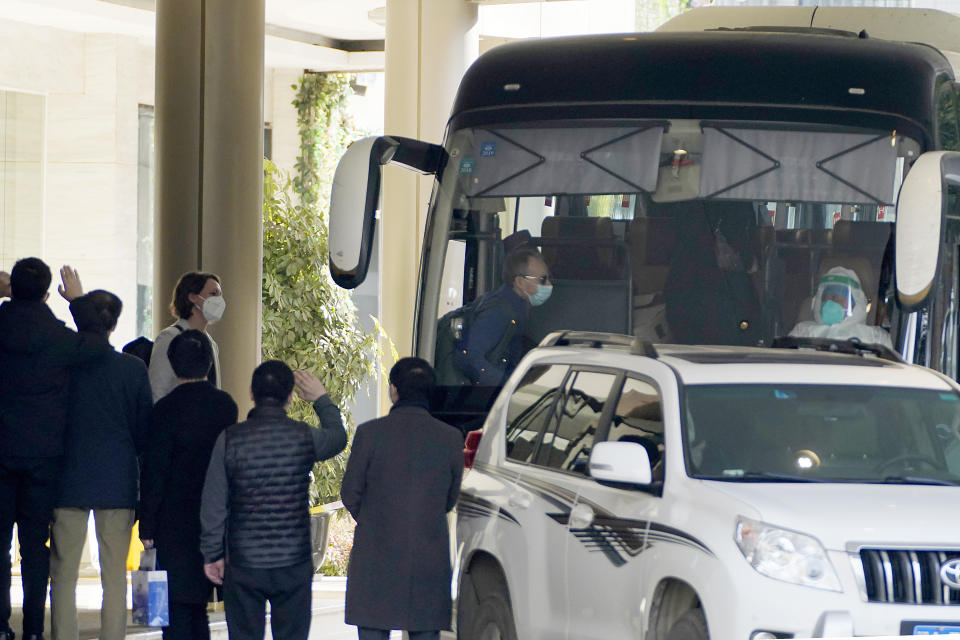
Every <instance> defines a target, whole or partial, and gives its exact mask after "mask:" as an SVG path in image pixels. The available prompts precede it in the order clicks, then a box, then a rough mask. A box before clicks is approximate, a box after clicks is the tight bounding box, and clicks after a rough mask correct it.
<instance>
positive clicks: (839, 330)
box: [790, 267, 893, 349]
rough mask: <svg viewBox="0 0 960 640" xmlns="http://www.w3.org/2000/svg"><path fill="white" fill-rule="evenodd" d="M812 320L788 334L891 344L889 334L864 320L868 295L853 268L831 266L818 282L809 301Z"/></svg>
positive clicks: (891, 345) (799, 324)
mask: <svg viewBox="0 0 960 640" xmlns="http://www.w3.org/2000/svg"><path fill="white" fill-rule="evenodd" d="M811 306H812V308H813V317H814V320H813V321H809V320H808V321H804V322H799V323H797V326H795V327H794V328H793V331H791V332H790V335H791V336H795V337H801V338H832V339H835V340H849V339H850V338H856V339H858V340H860V342H863V343H865V344H880V345H883V346H885V347H888V348H891V349H892V348H893V344H892V343H891V341H890V334H888V333H887V332H886V331H885V330H884V329H883V328H881V327H874V326H870V325H868V324H866V320H867V307H868V304H867V297H866V295H864V293H863V289H862V288H861V287H860V278H858V277H857V274H856V272H855V271H853V270H852V269H846V268H844V267H833V268H832V269H830V270H829V271H827V272H826V273H825V274H824V275H823V277H822V278H820V283H819V285H818V286H817V293H816V295H815V296H814V297H813V302H812V304H811Z"/></svg>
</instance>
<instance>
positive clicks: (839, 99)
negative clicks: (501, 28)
mask: <svg viewBox="0 0 960 640" xmlns="http://www.w3.org/2000/svg"><path fill="white" fill-rule="evenodd" d="M941 75H945V76H947V77H951V78H952V70H951V68H950V64H949V62H948V61H947V60H946V58H944V56H943V55H942V54H941V53H940V52H939V51H937V50H935V49H934V48H932V47H930V46H925V45H921V44H908V43H894V42H889V41H884V40H874V39H870V38H859V37H855V36H844V35H826V34H823V33H768V32H751V31H746V32H744V31H707V32H688V33H648V34H622V35H609V36H584V37H566V38H549V39H543V40H526V41H521V42H514V43H510V44H505V45H501V46H499V47H496V48H494V49H491V50H490V51H488V52H487V53H485V54H484V55H482V56H481V57H480V58H479V59H477V61H476V62H475V63H474V64H473V65H472V66H471V67H470V68H469V69H468V70H467V72H466V74H465V75H464V78H463V80H462V82H461V84H460V89H459V92H458V94H457V98H456V100H455V102H454V107H453V113H452V116H451V124H452V125H453V126H456V127H460V126H475V125H476V124H479V123H482V122H484V121H485V120H484V118H490V117H496V118H499V117H503V118H504V120H507V121H509V120H517V119H520V118H521V117H522V116H521V115H520V114H518V113H517V112H516V110H517V109H520V110H522V111H523V112H524V115H526V116H527V117H529V118H530V119H533V118H537V117H548V118H557V117H563V114H564V113H565V112H567V111H569V112H570V116H571V117H572V116H576V117H594V116H595V117H633V118H646V117H650V118H664V117H667V116H669V117H675V118H699V119H704V118H707V119H725V118H729V119H733V118H736V119H744V118H748V119H757V120H794V121H801V122H804V121H807V122H831V123H837V124H848V125H852V126H862V127H877V128H882V129H887V128H898V129H900V130H901V132H903V133H906V134H907V135H913V136H915V137H917V139H918V140H921V141H922V142H923V143H924V144H927V145H929V144H930V143H931V132H932V131H933V123H932V121H931V117H932V115H931V114H933V113H934V106H933V105H934V89H935V86H936V81H937V77H938V76H941ZM665 105H668V106H669V107H670V109H668V110H665V109H664V106H665ZM745 105H746V106H745ZM491 109H495V110H496V111H497V112H498V113H499V114H500V115H495V114H493V113H490V110H491ZM827 112H829V113H830V115H829V117H826V116H824V115H823V114H824V113H827ZM591 114H593V115H591ZM525 119H526V118H525Z"/></svg>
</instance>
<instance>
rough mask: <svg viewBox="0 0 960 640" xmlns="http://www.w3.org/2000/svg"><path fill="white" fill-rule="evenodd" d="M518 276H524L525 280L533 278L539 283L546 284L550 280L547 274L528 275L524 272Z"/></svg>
mask: <svg viewBox="0 0 960 640" xmlns="http://www.w3.org/2000/svg"><path fill="white" fill-rule="evenodd" d="M520 277H521V278H526V279H527V280H535V281H536V282H539V283H540V284H547V282H549V281H550V276H549V275H546V276H528V275H526V274H523V273H521V274H520Z"/></svg>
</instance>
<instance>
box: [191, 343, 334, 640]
mask: <svg viewBox="0 0 960 640" xmlns="http://www.w3.org/2000/svg"><path fill="white" fill-rule="evenodd" d="M294 384H296V386H297V390H298V392H299V394H300V397H301V398H303V399H304V400H307V401H309V402H312V403H313V409H314V411H316V412H317V416H318V417H319V418H320V429H314V428H313V427H311V426H310V425H308V424H305V423H303V422H298V421H296V420H292V419H291V418H288V417H287V414H286V407H287V406H288V405H289V404H290V402H291V401H292V400H293V388H294ZM251 394H252V395H253V401H254V405H255V406H254V408H253V410H251V411H250V413H249V415H248V416H247V420H246V422H241V423H240V424H237V425H234V426H232V427H227V429H226V430H225V431H224V432H223V433H222V434H221V435H220V437H219V438H218V439H217V442H216V444H215V445H214V448H213V454H212V456H211V457H210V466H209V468H208V469H207V477H206V481H205V483H204V487H203V498H202V502H201V507H200V522H201V526H202V533H201V536H200V550H201V551H202V552H203V557H204V562H205V564H204V571H205V572H206V574H207V577H208V578H210V580H211V581H213V582H214V583H216V584H223V585H224V590H223V600H224V606H225V610H226V614H227V629H228V631H229V633H230V638H231V640H247V639H250V640H262V638H263V631H264V613H265V605H266V602H267V601H268V600H269V601H270V628H271V630H272V631H273V637H274V638H283V640H306V638H307V635H308V634H309V631H310V617H311V614H310V607H311V582H312V578H313V562H312V557H311V549H310V515H309V511H308V503H307V500H308V499H307V490H308V487H309V483H310V477H309V473H310V470H311V469H312V468H313V463H314V462H315V461H318V460H326V459H327V458H331V457H333V456H335V455H337V454H338V453H340V452H341V451H343V449H344V447H345V446H346V444H347V434H346V431H344V428H343V422H342V420H341V418H340V410H339V409H338V408H337V406H336V405H335V404H333V402H332V401H331V400H330V398H329V397H328V396H327V392H326V389H325V388H324V386H323V384H322V383H321V382H320V381H319V380H318V379H317V378H316V377H315V376H314V375H313V374H311V373H308V372H306V371H297V372H296V374H294V373H293V372H292V371H290V368H289V367H287V365H285V364H283V363H282V362H279V361H277V360H270V361H267V362H264V363H263V364H261V365H260V366H259V367H257V368H256V370H255V371H254V372H253V382H252V384H251ZM225 540H226V543H225V542H224V541H225Z"/></svg>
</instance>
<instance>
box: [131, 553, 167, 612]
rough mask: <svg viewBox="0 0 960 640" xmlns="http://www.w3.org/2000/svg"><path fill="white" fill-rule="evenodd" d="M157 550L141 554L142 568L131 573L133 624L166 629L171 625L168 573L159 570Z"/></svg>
mask: <svg viewBox="0 0 960 640" xmlns="http://www.w3.org/2000/svg"><path fill="white" fill-rule="evenodd" d="M156 566H157V550H156V549H147V550H146V551H144V552H143V553H141V554H140V568H139V570H137V571H132V572H131V579H130V582H131V586H132V587H133V598H132V600H133V624H142V625H146V626H148V627H166V626H167V625H169V624H170V607H169V590H168V586H167V572H166V571H163V570H160V569H157V568H156Z"/></svg>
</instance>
